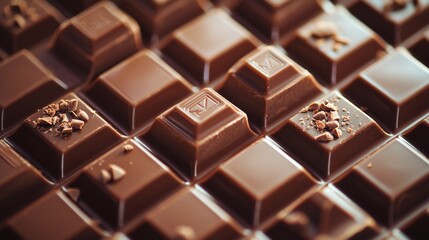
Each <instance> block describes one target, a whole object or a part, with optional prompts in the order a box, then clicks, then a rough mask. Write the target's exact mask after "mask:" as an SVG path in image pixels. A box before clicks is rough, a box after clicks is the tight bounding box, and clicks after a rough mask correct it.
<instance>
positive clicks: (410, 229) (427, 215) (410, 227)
mask: <svg viewBox="0 0 429 240" xmlns="http://www.w3.org/2000/svg"><path fill="white" fill-rule="evenodd" d="M428 225H429V209H427V208H426V209H425V210H424V211H423V212H422V213H420V214H419V215H418V216H417V217H416V218H415V219H413V220H412V221H411V222H409V223H407V224H405V226H403V227H402V231H403V232H404V233H405V234H406V235H407V236H408V237H409V238H410V239H425V238H429V232H428V229H427V226H428Z"/></svg>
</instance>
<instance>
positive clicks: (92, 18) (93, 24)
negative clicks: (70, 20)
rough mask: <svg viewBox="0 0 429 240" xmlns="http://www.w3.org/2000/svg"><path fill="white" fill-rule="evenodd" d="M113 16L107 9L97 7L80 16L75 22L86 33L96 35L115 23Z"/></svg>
mask: <svg viewBox="0 0 429 240" xmlns="http://www.w3.org/2000/svg"><path fill="white" fill-rule="evenodd" d="M117 22H118V19H116V18H115V16H113V15H112V14H111V13H110V12H109V11H108V10H107V9H105V8H98V9H96V10H95V11H93V12H92V13H91V14H87V15H86V16H84V17H83V18H80V19H79V20H78V21H77V22H76V24H77V27H78V28H79V29H80V30H81V31H82V32H84V33H85V34H86V35H89V36H92V37H96V36H100V35H102V34H103V33H104V32H106V31H108V30H109V29H110V28H112V25H113V24H115V23H117Z"/></svg>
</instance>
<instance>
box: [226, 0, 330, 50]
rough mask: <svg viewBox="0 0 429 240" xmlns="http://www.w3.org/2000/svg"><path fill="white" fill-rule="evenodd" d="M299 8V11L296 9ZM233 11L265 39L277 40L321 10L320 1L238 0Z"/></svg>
mask: <svg viewBox="0 0 429 240" xmlns="http://www.w3.org/2000/svg"><path fill="white" fill-rule="evenodd" d="M297 9H299V11H297ZM234 12H235V13H236V14H237V15H239V16H240V17H241V18H242V19H244V20H245V21H246V22H248V23H250V24H251V25H252V26H253V27H255V28H256V29H257V30H258V32H260V33H261V34H262V35H263V36H264V37H265V38H266V39H269V40H272V41H274V42H276V41H278V40H279V39H280V38H282V37H283V36H284V35H286V34H290V33H291V32H292V31H293V30H295V29H296V28H298V27H299V26H300V25H302V24H303V23H305V22H307V21H308V20H310V19H311V18H313V17H315V16H316V15H317V14H319V13H321V12H322V7H321V5H320V1H317V0H301V1H285V0H280V1H259V0H247V1H240V3H239V4H238V6H237V7H236V8H234Z"/></svg>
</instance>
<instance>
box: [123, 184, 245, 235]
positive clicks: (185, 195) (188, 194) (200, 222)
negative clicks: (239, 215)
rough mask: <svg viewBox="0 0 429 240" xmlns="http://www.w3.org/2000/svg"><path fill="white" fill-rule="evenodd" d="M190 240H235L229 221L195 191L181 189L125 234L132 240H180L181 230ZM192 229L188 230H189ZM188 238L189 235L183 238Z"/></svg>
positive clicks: (231, 221)
mask: <svg viewBox="0 0 429 240" xmlns="http://www.w3.org/2000/svg"><path fill="white" fill-rule="evenodd" d="M183 226H185V227H183ZM184 228H186V229H187V230H186V232H193V233H194V238H192V239H239V238H240V237H242V235H241V234H240V233H239V232H240V229H239V228H238V227H237V224H236V223H235V222H234V221H233V220H232V219H231V217H230V216H229V215H227V214H225V212H224V211H222V210H221V209H220V208H219V207H217V206H215V205H214V204H213V203H212V202H211V200H210V199H208V198H207V197H206V196H204V195H202V194H201V193H199V192H197V191H190V190H189V189H185V190H183V191H180V192H178V193H176V194H174V195H172V196H170V197H169V198H168V199H166V200H165V201H163V202H162V203H161V204H160V205H158V206H157V207H155V208H153V209H152V210H150V211H149V212H148V213H147V214H146V217H145V218H144V219H143V221H141V223H140V224H139V225H137V226H135V227H132V228H131V229H129V230H127V231H125V232H126V233H127V235H128V236H130V237H131V238H132V239H142V238H149V239H151V238H152V239H180V238H178V237H179V236H180V235H183V234H182V233H181V232H183V229H184ZM191 229H192V230H191ZM187 235H189V234H187Z"/></svg>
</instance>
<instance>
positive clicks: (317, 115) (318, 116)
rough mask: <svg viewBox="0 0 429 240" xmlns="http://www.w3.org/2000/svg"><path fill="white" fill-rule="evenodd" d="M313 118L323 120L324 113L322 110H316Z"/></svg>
mask: <svg viewBox="0 0 429 240" xmlns="http://www.w3.org/2000/svg"><path fill="white" fill-rule="evenodd" d="M313 118H314V119H316V120H324V119H325V118H326V113H325V112H324V111H320V112H317V113H316V114H314V115H313Z"/></svg>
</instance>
